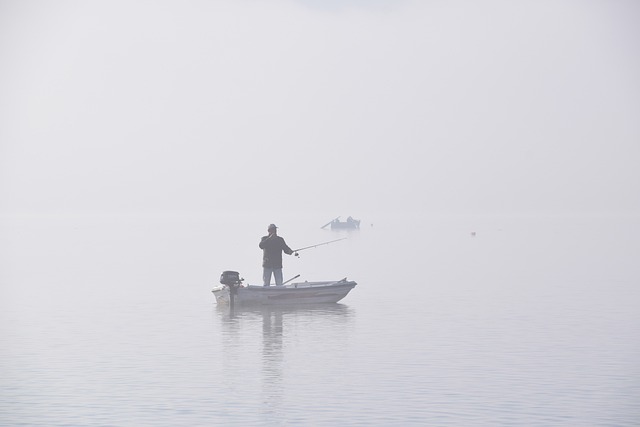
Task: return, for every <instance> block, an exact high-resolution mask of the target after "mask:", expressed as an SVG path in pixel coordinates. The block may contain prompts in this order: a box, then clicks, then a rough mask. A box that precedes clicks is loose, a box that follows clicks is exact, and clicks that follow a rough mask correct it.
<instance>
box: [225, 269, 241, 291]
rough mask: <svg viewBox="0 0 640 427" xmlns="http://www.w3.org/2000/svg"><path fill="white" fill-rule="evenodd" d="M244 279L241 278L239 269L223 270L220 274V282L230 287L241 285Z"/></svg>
mask: <svg viewBox="0 0 640 427" xmlns="http://www.w3.org/2000/svg"><path fill="white" fill-rule="evenodd" d="M242 280H243V279H241V278H240V273H238V272H237V271H223V272H222V274H221V275H220V283H222V284H223V285H227V286H229V287H232V286H237V285H239V284H240V283H242Z"/></svg>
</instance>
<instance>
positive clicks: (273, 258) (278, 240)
mask: <svg viewBox="0 0 640 427" xmlns="http://www.w3.org/2000/svg"><path fill="white" fill-rule="evenodd" d="M277 228H278V227H276V226H275V225H274V224H269V228H267V231H268V232H269V235H268V236H264V237H262V239H261V240H260V244H259V245H258V246H259V247H260V249H262V281H263V285H264V286H270V285H271V274H272V273H273V276H274V277H275V279H276V286H282V252H284V253H285V254H287V255H291V254H292V253H293V250H292V249H291V248H290V247H289V246H287V244H286V243H285V241H284V239H283V238H282V237H280V236H278V235H277V232H276V230H277Z"/></svg>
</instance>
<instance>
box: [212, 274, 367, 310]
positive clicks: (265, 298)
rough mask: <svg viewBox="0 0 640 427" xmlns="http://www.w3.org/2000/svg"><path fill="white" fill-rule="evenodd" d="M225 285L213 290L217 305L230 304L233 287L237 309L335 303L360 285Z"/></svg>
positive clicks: (338, 282)
mask: <svg viewBox="0 0 640 427" xmlns="http://www.w3.org/2000/svg"><path fill="white" fill-rule="evenodd" d="M239 282H240V280H238V283H237V284H236V285H233V284H223V285H221V286H216V287H215V288H213V290H212V292H213V295H215V297H216V302H217V303H218V304H229V303H230V297H231V296H230V289H231V288H230V286H235V292H236V293H235V296H234V303H235V304H237V305H296V304H320V303H335V302H338V301H340V300H341V299H343V298H344V297H346V296H347V294H348V293H349V292H350V291H351V289H353V288H355V287H356V285H357V283H356V282H354V281H353V280H347V278H346V277H345V278H344V279H341V280H334V281H323V282H299V283H290V284H285V285H282V286H262V285H243V284H240V283H239Z"/></svg>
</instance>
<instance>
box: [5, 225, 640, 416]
mask: <svg viewBox="0 0 640 427" xmlns="http://www.w3.org/2000/svg"><path fill="white" fill-rule="evenodd" d="M329 219H331V217H329V218H324V217H321V218H305V217H303V216H298V217H291V218H255V217H251V216H250V215H247V216H245V217H242V218H193V217H189V218H158V217H153V218H144V217H108V216H105V217H78V218H46V219H43V218H30V219H24V218H23V219H16V218H4V219H2V220H1V221H0V292H1V293H0V297H1V300H0V345H1V347H0V374H1V383H0V424H2V425H16V426H17V425H25V426H63V425H64V426H141V425H144V426H177V425H184V426H212V425H238V426H241V425H242V426H246V425H265V426H273V425H292V426H299V425H326V426H336V425H340V426H356V425H360V426H371V425H376V426H377V425H381V426H385V425H402V426H407V425H420V426H422V425H451V426H461V425H464V426H476V425H478V426H486V425H488V426H494V425H522V426H536V425H539V426H550V425H553V426H559V425H562V426H565V425H567V426H631V425H640V421H639V420H640V398H639V397H638V396H640V339H639V338H640V309H639V307H640V291H639V286H640V262H638V260H639V259H640V257H639V255H640V220H639V219H638V218H635V219H634V218H631V219H630V218H626V219H625V218H542V217H537V218H447V219H442V218H440V219H421V220H411V221H407V222H402V221H399V220H397V219H394V218H376V220H375V221H372V220H369V219H367V218H362V219H363V228H362V229H361V230H360V231H359V232H351V233H349V232H332V231H330V230H321V229H320V226H321V225H322V224H324V223H325V222H326V221H328V220H329ZM270 222H276V223H277V224H278V225H279V226H280V234H281V235H282V236H283V237H284V238H285V239H286V240H287V242H288V243H289V244H290V246H292V247H294V248H298V247H304V246H309V245H313V244H316V243H321V242H325V241H328V240H332V239H336V238H339V237H345V236H346V237H348V239H346V240H344V241H341V242H336V243H333V244H330V245H325V246H321V247H318V248H313V249H309V250H305V251H302V252H300V255H301V257H300V258H299V259H296V258H293V257H285V274H284V275H285V279H288V278H290V277H293V276H294V275H296V274H300V275H301V277H300V279H303V280H304V279H307V280H325V279H326V280H331V279H340V278H342V277H345V276H346V277H348V278H349V279H353V280H356V281H357V282H358V283H359V285H358V286H357V287H356V288H355V289H354V290H353V291H352V292H351V293H350V294H349V295H348V296H347V298H346V299H344V300H343V301H342V302H341V303H339V304H336V305H329V306H313V307H303V308H288V309H271V310H257V309H256V310H236V311H235V312H233V313H231V312H230V311H229V309H228V308H226V307H218V306H217V305H216V304H215V299H214V297H213V295H212V294H211V292H210V290H211V288H212V287H213V286H215V285H216V284H217V281H218V278H219V275H220V273H221V272H222V271H223V270H237V271H240V273H241V274H242V276H243V277H244V278H245V281H246V282H249V283H258V282H259V280H260V274H261V272H260V257H261V253H260V250H259V249H258V247H257V244H258V241H259V238H260V236H262V235H263V233H264V231H265V230H264V228H265V227H266V225H267V224H268V223H270ZM371 222H373V226H372V225H371ZM472 232H475V233H476V235H475V236H472V235H471V233H472Z"/></svg>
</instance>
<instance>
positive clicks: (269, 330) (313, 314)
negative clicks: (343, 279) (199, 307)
mask: <svg viewBox="0 0 640 427" xmlns="http://www.w3.org/2000/svg"><path fill="white" fill-rule="evenodd" d="M216 311H217V314H218V316H217V317H218V318H219V320H220V321H221V325H220V326H221V327H222V335H223V336H222V346H223V347H222V348H223V359H222V363H223V365H224V367H223V373H222V374H223V378H222V379H221V385H222V386H224V388H225V389H226V390H229V391H230V393H231V394H234V393H238V394H240V396H232V397H237V398H238V399H240V401H246V393H247V389H250V390H251V393H252V394H253V395H254V397H256V398H257V399H256V400H255V401H254V402H255V407H254V410H255V411H256V413H260V414H261V418H262V419H265V420H272V421H274V422H275V423H276V424H278V422H276V421H278V420H280V421H284V420H282V419H281V417H282V416H283V414H285V413H286V410H285V409H286V402H287V401H288V400H290V399H291V396H286V395H285V393H286V391H287V390H288V389H290V387H291V384H290V382H291V381H294V382H295V381H296V378H298V377H299V376H300V375H302V376H304V374H305V373H307V374H308V372H307V371H308V369H309V363H313V361H314V360H315V359H317V358H318V357H320V356H321V355H322V354H323V350H328V351H331V350H330V348H331V347H332V346H336V347H339V348H346V347H348V345H349V344H348V343H349V342H350V341H351V339H352V335H353V330H352V329H353V328H352V327H351V324H352V323H353V322H352V321H353V319H354V317H355V309H353V308H351V307H349V306H347V305H344V304H339V303H333V304H305V305H298V306H261V307H243V306H237V305H236V306H235V307H234V308H231V307H230V306H229V305H221V304H217V305H216ZM256 381H257V383H256ZM251 384H252V385H251ZM243 390H244V393H243V392H242V391H243ZM231 400H234V399H231Z"/></svg>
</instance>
